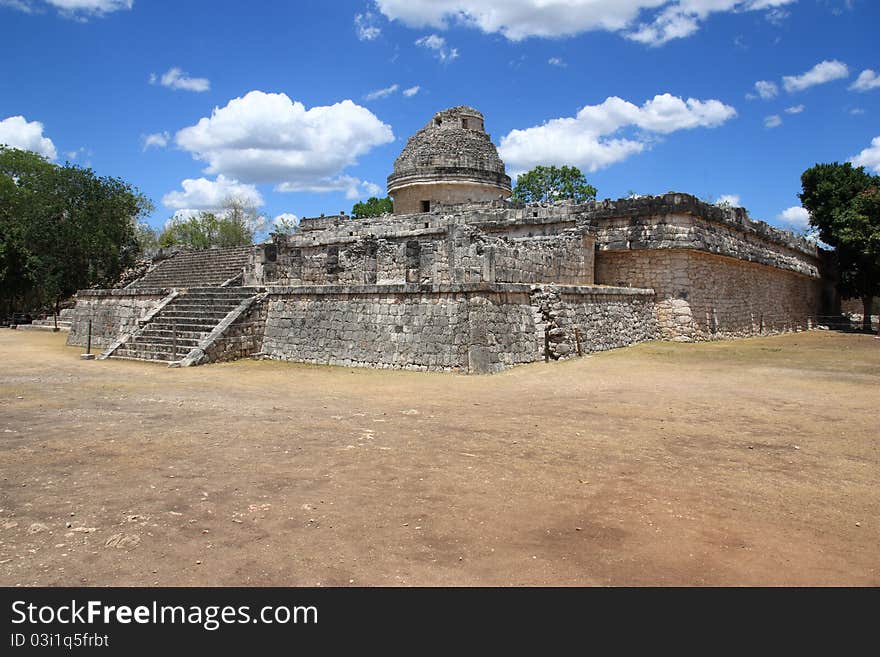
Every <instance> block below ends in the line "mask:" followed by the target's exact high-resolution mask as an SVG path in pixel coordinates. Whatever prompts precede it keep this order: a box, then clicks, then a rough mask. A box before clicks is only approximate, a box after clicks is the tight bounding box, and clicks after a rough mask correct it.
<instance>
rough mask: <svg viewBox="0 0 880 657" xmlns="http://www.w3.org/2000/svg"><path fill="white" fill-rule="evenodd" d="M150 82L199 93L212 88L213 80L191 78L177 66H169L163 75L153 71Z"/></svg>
mask: <svg viewBox="0 0 880 657" xmlns="http://www.w3.org/2000/svg"><path fill="white" fill-rule="evenodd" d="M150 84H161V85H162V86H163V87H168V88H169V89H182V90H183V91H195V92H197V93H199V92H202V91H209V90H210V89H211V81H210V80H208V79H207V78H191V77H189V75H187V74H186V73H185V72H184V71H182V70H180V69H179V68H177V67H176V66H175V67H173V68H169V69H168V70H167V71H165V73H163V74H162V75H161V76H158V75H156V74H155V73H151V74H150Z"/></svg>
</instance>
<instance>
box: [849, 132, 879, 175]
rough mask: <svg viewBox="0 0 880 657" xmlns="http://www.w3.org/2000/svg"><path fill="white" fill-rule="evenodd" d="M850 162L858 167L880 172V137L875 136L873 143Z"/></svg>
mask: <svg viewBox="0 0 880 657" xmlns="http://www.w3.org/2000/svg"><path fill="white" fill-rule="evenodd" d="M850 162H852V163H853V164H855V165H856V166H857V167H865V168H866V169H873V170H874V171H875V172H876V173H880V137H874V139H873V140H872V141H871V145H870V146H868V148H866V149H865V150H863V151H862V152H861V153H859V154H858V155H856V156H855V157H852V158H850Z"/></svg>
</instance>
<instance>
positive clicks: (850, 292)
mask: <svg viewBox="0 0 880 657" xmlns="http://www.w3.org/2000/svg"><path fill="white" fill-rule="evenodd" d="M801 186H802V189H803V191H802V193H801V194H800V199H801V203H802V204H803V206H804V208H806V209H807V211H808V212H809V213H810V224H811V225H812V226H814V227H815V228H816V229H818V231H819V239H821V240H822V241H823V242H825V243H826V244H828V245H829V246H833V247H834V250H835V254H836V260H837V267H838V272H839V275H840V285H839V288H840V293H841V294H842V295H843V296H844V297H848V298H849V297H859V298H861V299H862V304H863V308H864V313H863V314H864V327H865V328H866V329H867V330H870V329H871V318H870V316H871V312H872V306H873V297H875V296H877V295H878V294H880V176H873V175H871V174H869V173H867V172H866V171H865V169H864V168H863V167H854V166H852V165H851V164H849V163H846V164H838V163H837V162H834V163H832V164H817V165H815V166H813V167H811V168H809V169H807V170H806V171H804V173H803V175H802V176H801Z"/></svg>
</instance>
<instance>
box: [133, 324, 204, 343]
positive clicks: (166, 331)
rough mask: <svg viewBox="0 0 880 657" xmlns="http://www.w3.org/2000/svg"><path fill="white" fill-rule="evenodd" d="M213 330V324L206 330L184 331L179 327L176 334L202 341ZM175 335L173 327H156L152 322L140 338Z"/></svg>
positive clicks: (180, 337) (179, 337) (187, 338)
mask: <svg viewBox="0 0 880 657" xmlns="http://www.w3.org/2000/svg"><path fill="white" fill-rule="evenodd" d="M206 326H207V325H206ZM212 330H213V325H212V326H211V327H210V328H207V329H206V330H204V331H201V330H195V331H189V330H187V331H184V330H181V329H177V331H176V334H177V337H178V339H182V340H197V341H201V340H202V339H203V338H204V337H205V336H206V335H208V334H209V333H210V332H211V331H212ZM174 335H175V331H174V330H172V329H171V328H166V327H164V326H162V327H154V326H153V325H152V324H150V326H149V328H146V329H144V331H143V332H142V333H141V334H140V335H139V336H138V338H141V337H156V338H173V337H174Z"/></svg>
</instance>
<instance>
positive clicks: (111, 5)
mask: <svg viewBox="0 0 880 657" xmlns="http://www.w3.org/2000/svg"><path fill="white" fill-rule="evenodd" d="M133 5H134V0H0V6H4V7H11V8H13V9H18V10H19V11H23V12H25V13H27V14H32V13H36V12H38V11H41V10H42V9H43V8H44V7H46V6H49V7H54V8H55V9H57V10H58V13H59V14H60V15H62V16H64V17H66V18H74V19H78V20H85V19H87V18H89V17H92V16H97V17H100V16H104V15H105V14H109V13H111V12H114V11H119V10H122V9H131V8H132V6H133Z"/></svg>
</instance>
